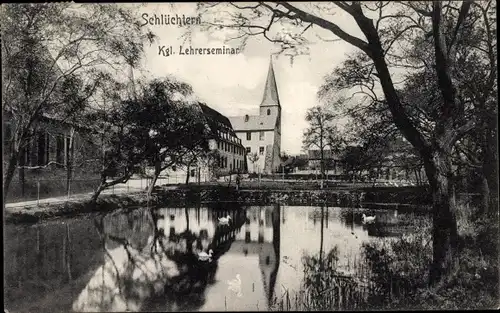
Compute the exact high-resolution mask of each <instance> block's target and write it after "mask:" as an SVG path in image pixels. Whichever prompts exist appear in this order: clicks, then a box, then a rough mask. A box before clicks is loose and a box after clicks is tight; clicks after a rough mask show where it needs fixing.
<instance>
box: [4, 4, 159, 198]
mask: <svg viewBox="0 0 500 313" xmlns="http://www.w3.org/2000/svg"><path fill="white" fill-rule="evenodd" d="M1 14H2V21H3V22H4V23H3V25H2V26H3V38H2V39H3V43H4V44H3V45H2V55H3V57H2V71H3V73H2V74H3V80H2V87H3V97H2V109H3V111H4V112H8V113H9V115H10V120H11V123H12V124H13V127H12V129H13V131H12V133H13V135H12V138H13V140H12V144H11V147H10V149H9V151H10V155H8V156H7V157H6V159H7V166H6V169H5V170H4V176H3V193H4V200H5V198H6V196H7V193H8V190H9V185H10V183H11V180H12V178H13V176H14V173H15V170H16V166H17V164H18V160H19V158H20V153H21V151H22V150H23V148H24V147H25V146H26V144H27V142H28V140H29V139H30V138H31V137H32V136H33V128H36V126H37V124H38V122H39V120H40V118H41V117H43V116H45V115H51V116H57V117H58V118H59V119H60V120H65V119H67V118H70V117H73V116H77V115H78V114H79V113H81V110H82V108H83V107H85V106H86V104H87V101H86V100H88V99H89V97H90V96H91V95H92V94H93V92H94V91H95V88H96V86H98V85H99V84H100V83H101V82H103V81H106V80H107V79H109V77H110V75H111V74H113V73H114V71H118V70H120V67H121V66H123V65H125V64H126V65H131V66H136V65H137V64H138V60H139V59H140V57H141V54H142V52H143V42H144V40H145V39H146V38H147V39H153V38H154V36H153V35H152V34H151V33H145V32H144V30H143V29H142V28H141V27H140V23H139V21H138V20H136V19H135V18H134V13H133V12H131V11H129V10H126V9H123V8H119V7H118V6H116V5H113V4H106V5H102V4H85V5H76V4H72V3H50V4H47V3H46V4H19V5H5V6H2V13H1ZM124 33H126V34H127V36H123V34H124ZM67 100H72V101H67ZM70 167H71V165H70V166H69V167H68V168H70Z"/></svg>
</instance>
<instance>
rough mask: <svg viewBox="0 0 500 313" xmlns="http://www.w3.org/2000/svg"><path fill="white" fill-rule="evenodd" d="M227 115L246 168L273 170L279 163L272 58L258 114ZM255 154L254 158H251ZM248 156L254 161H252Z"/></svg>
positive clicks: (278, 116) (277, 102) (277, 104)
mask: <svg viewBox="0 0 500 313" xmlns="http://www.w3.org/2000/svg"><path fill="white" fill-rule="evenodd" d="M228 118H229V120H230V121H231V125H232V126H233V129H234V131H235V132H236V135H237V136H238V138H240V139H241V142H242V144H243V146H244V147H245V150H246V155H247V164H249V166H248V171H249V172H250V173H266V174H271V173H276V172H277V171H278V170H279V165H280V163H281V159H280V151H281V103H280V98H279V94H278V86H277V84H276V77H275V73H274V68H273V60H272V58H271V60H270V61H269V69H268V72H267V79H266V83H265V85H264V92H263V95H262V101H261V102H260V105H259V114H258V115H244V116H231V117H228ZM255 154H256V155H257V157H258V158H257V159H256V158H255V157H253V156H254V155H255ZM250 156H252V159H254V160H256V161H252V160H251V159H250Z"/></svg>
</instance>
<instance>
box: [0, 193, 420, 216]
mask: <svg viewBox="0 0 500 313" xmlns="http://www.w3.org/2000/svg"><path fill="white" fill-rule="evenodd" d="M421 192H422V191H421V190H420V189H415V188H411V187H410V188H408V187H401V188H400V189H399V191H398V190H397V189H394V188H393V189H390V190H389V191H388V190H387V189H380V191H379V190H378V189H377V188H375V189H371V190H370V191H362V190H358V189H352V190H347V189H333V188H330V189H324V190H285V189H282V190H279V189H278V190H276V189H271V188H262V189H245V188H242V189H240V190H238V191H237V190H236V189H235V187H233V186H231V187H227V186H217V185H216V186H207V185H196V184H194V185H188V186H185V185H180V186H178V187H177V188H176V189H166V188H162V187H158V188H156V190H155V192H154V194H153V196H152V197H151V199H150V203H149V205H150V206H155V205H162V206H183V205H185V204H200V203H201V204H203V203H207V202H240V203H244V204H246V205H266V204H267V205H268V204H272V203H281V204H285V205H327V206H340V207H366V208H370V209H378V208H382V209H384V208H385V209H386V208H390V209H394V208H398V209H405V208H406V209H409V210H415V209H426V207H425V206H424V205H423V204H424V203H425V201H424V200H422V201H420V202H419V203H418V204H413V203H411V202H415V201H416V200H415V201H410V203H406V202H405V201H407V200H411V199H417V198H418V195H420V194H421ZM399 193H400V194H401V196H398V194H399ZM366 198H368V199H374V198H376V199H377V200H378V201H385V202H383V203H382V204H381V203H377V204H370V205H368V204H366V202H365V199H366ZM88 200H89V198H88V197H87V198H82V199H74V200H69V201H66V202H59V203H48V204H41V205H36V204H34V205H32V206H31V207H23V208H8V209H7V210H5V218H6V222H8V223H35V222H38V221H40V220H43V219H48V218H54V217H57V216H68V217H71V216H75V215H78V214H84V213H90V212H109V211H113V210H115V209H119V208H137V207H141V206H145V205H147V197H146V195H145V194H144V193H142V192H141V193H130V194H117V195H109V194H102V195H101V196H100V197H99V199H98V201H97V203H96V204H90V203H89V202H88ZM365 204H366V205H365Z"/></svg>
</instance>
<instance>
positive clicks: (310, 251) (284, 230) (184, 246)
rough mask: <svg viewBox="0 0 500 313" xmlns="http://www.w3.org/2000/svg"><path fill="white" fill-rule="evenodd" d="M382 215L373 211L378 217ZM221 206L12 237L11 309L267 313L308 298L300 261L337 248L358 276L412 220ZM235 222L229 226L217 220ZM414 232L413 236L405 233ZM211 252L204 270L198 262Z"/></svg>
mask: <svg viewBox="0 0 500 313" xmlns="http://www.w3.org/2000/svg"><path fill="white" fill-rule="evenodd" d="M374 212H375V211H371V213H372V214H374ZM362 213H368V212H366V211H364V210H362V209H348V208H337V207H310V206H280V205H272V206H250V207H244V206H243V207H242V206H240V205H238V204H215V205H208V206H205V207H201V208H159V209H158V208H157V209H146V208H143V209H138V210H133V211H129V212H125V211H117V212H113V213H111V214H108V215H105V216H90V215H89V216H84V217H78V218H74V219H61V220H54V221H50V222H45V223H42V224H37V225H33V226H13V225H8V226H6V229H5V272H6V285H5V289H4V290H5V292H4V293H5V307H6V308H7V309H9V311H11V312H16V311H18V312H27V311H30V312H31V311H37V312H39V311H46V312H56V311H65V312H67V311H127V310H128V311H141V310H143V311H187V310H197V311H219V310H268V309H269V305H270V302H271V300H272V299H273V298H276V297H277V298H280V297H282V296H283V294H284V292H285V291H286V290H288V291H289V292H292V291H294V290H295V291H296V290H299V289H300V286H301V283H302V281H303V278H304V272H303V262H302V257H303V256H304V255H314V254H318V253H319V252H320V251H323V252H326V253H327V252H328V251H330V250H331V249H332V248H334V247H337V249H338V253H339V255H338V256H339V263H338V265H337V266H338V269H337V270H338V271H339V272H343V273H345V274H346V275H349V274H352V273H353V272H354V271H356V268H355V266H354V265H355V264H356V263H357V261H358V260H359V259H360V258H361V257H362V256H361V249H360V248H361V245H362V243H363V242H370V241H374V240H375V241H376V240H391V238H393V237H395V236H398V235H400V234H401V228H400V227H398V223H399V221H400V220H401V218H402V217H403V216H404V214H402V213H400V214H398V212H397V211H394V210H387V211H381V210H378V211H376V213H375V214H376V215H377V221H378V223H377V226H376V227H375V226H369V227H366V226H365V225H362V223H361V215H362ZM228 214H229V215H230V216H231V217H232V219H231V222H230V225H229V226H224V225H219V223H218V218H219V217H223V216H226V215H228ZM405 231H408V230H405ZM210 249H211V250H213V254H212V258H210V259H209V260H208V261H200V260H199V259H198V253H200V252H208V251H209V250H210Z"/></svg>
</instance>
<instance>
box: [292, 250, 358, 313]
mask: <svg viewBox="0 0 500 313" xmlns="http://www.w3.org/2000/svg"><path fill="white" fill-rule="evenodd" d="M338 255H339V250H338V247H337V246H335V247H334V248H333V249H332V250H330V251H329V252H328V253H326V254H324V255H321V254H318V255H306V256H304V257H303V265H304V279H303V282H302V287H301V290H300V292H299V295H300V298H297V299H296V303H295V306H296V308H295V309H297V310H302V309H307V310H332V309H342V310H345V309H355V308H358V307H359V305H360V304H361V303H362V299H363V297H364V295H363V292H362V283H361V281H360V280H359V279H358V278H357V277H354V276H346V275H345V274H343V273H342V272H340V271H338V270H337V268H338V261H339V257H338Z"/></svg>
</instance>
